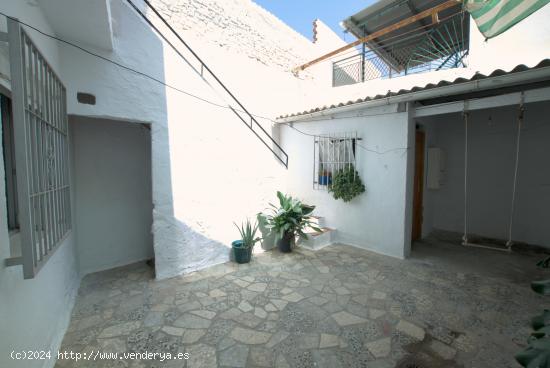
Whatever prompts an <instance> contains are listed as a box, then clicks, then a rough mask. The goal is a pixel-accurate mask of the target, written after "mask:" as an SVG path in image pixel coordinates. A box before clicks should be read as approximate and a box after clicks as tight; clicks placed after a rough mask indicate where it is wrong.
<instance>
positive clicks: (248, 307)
mask: <svg viewBox="0 0 550 368" xmlns="http://www.w3.org/2000/svg"><path fill="white" fill-rule="evenodd" d="M239 309H240V310H242V311H243V312H245V313H246V312H250V311H251V310H253V309H254V307H253V306H251V305H250V303H249V302H247V301H246V300H243V301H242V302H241V303H240V304H239Z"/></svg>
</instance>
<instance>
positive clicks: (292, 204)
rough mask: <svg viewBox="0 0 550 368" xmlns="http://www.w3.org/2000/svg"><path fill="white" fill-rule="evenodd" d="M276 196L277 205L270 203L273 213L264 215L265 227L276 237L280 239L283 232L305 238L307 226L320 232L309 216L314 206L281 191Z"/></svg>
mask: <svg viewBox="0 0 550 368" xmlns="http://www.w3.org/2000/svg"><path fill="white" fill-rule="evenodd" d="M277 197H278V198H279V206H275V205H274V204H271V203H270V204H269V205H270V206H271V207H272V211H273V213H272V214H269V215H266V219H267V223H268V225H267V228H268V229H270V230H271V231H272V232H274V233H275V234H276V236H277V239H282V238H283V236H284V234H285V233H286V234H293V235H298V236H300V237H301V238H303V239H307V235H306V233H305V232H304V230H305V229H307V228H312V229H313V230H315V231H319V232H321V229H319V228H317V227H315V226H314V225H313V223H312V222H311V216H309V215H310V214H311V213H312V212H313V210H314V209H315V206H309V205H307V204H304V203H302V202H301V201H300V200H298V199H296V198H292V197H291V196H285V195H284V194H283V193H281V192H277Z"/></svg>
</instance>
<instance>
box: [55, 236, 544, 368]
mask: <svg viewBox="0 0 550 368" xmlns="http://www.w3.org/2000/svg"><path fill="white" fill-rule="evenodd" d="M449 239H450V238H448V237H447V240H445V237H439V239H436V238H433V237H432V238H429V239H428V240H426V241H423V242H420V243H415V245H414V247H413V255H412V257H411V258H410V259H408V260H406V261H402V260H398V259H395V258H391V257H386V256H383V255H378V254H375V253H371V252H368V251H364V250H360V249H357V248H353V247H350V246H345V245H334V246H330V247H327V248H324V249H322V250H320V251H317V252H310V251H306V250H302V249H299V250H297V251H295V252H293V253H291V254H281V253H279V252H278V251H276V250H274V251H269V252H265V253H263V254H260V255H256V256H255V257H254V258H253V261H252V263H250V264H247V265H237V264H234V263H227V264H223V265H219V266H215V267H212V268H209V269H207V270H204V271H200V272H196V273H193V274H191V275H187V276H183V277H177V278H172V279H168V280H164V281H156V280H155V279H154V278H153V270H152V269H151V268H150V267H149V266H148V265H146V264H144V263H140V264H134V265H131V266H126V267H122V268H117V269H113V270H109V271H105V272H99V273H95V274H92V275H88V276H87V277H85V278H84V280H83V281H82V284H81V287H80V290H79V295H78V300H77V302H76V306H75V309H74V311H73V315H72V320H71V324H70V327H69V330H68V332H67V333H66V335H65V338H64V341H63V345H62V348H61V351H64V350H66V351H73V352H81V353H87V354H88V356H92V354H93V353H94V352H95V351H101V352H117V353H122V352H125V351H126V352H142V351H148V352H163V353H166V352H171V353H172V354H175V353H178V352H181V353H183V352H186V353H188V354H189V359H188V360H171V361H164V362H160V361H137V360H133V361H132V360H126V361H123V360H121V359H120V356H119V359H118V360H117V359H115V360H99V358H98V361H79V362H78V363H77V362H75V361H74V360H58V362H57V367H73V366H79V367H88V366H89V367H216V366H221V367H331V368H334V367H373V368H375V367H395V366H398V367H499V368H502V367H515V366H517V364H516V363H515V362H514V360H513V355H514V354H515V353H516V352H517V351H518V350H521V346H524V343H525V340H526V338H527V336H528V335H529V327H528V320H529V318H530V317H531V316H533V315H535V314H537V313H539V312H540V311H541V309H542V299H540V298H539V297H538V296H537V295H536V294H535V293H533V292H531V290H530V288H529V281H530V280H532V279H536V278H537V277H539V276H541V275H540V274H539V272H541V271H539V270H537V268H536V267H535V264H536V261H537V260H538V259H540V258H543V255H541V254H532V253H531V254H527V253H525V252H522V251H517V252H514V253H512V254H505V253H499V252H494V251H490V250H483V249H472V248H463V247H459V246H457V245H456V244H457V243H456V242H452V241H450V240H449ZM89 359H91V358H89Z"/></svg>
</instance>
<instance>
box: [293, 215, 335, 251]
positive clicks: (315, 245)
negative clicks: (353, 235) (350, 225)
mask: <svg viewBox="0 0 550 368" xmlns="http://www.w3.org/2000/svg"><path fill="white" fill-rule="evenodd" d="M311 217H312V222H313V224H314V225H315V226H316V227H318V228H319V229H321V232H318V231H315V230H313V229H311V228H309V229H306V231H305V233H306V234H307V235H308V239H307V240H302V239H300V240H299V242H298V245H299V246H300V247H303V248H306V249H309V250H319V249H321V248H324V247H326V246H327V245H331V244H332V243H333V241H334V238H335V237H334V235H335V233H336V229H331V228H329V227H326V226H325V219H324V218H323V217H319V216H311Z"/></svg>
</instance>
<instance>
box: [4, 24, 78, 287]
mask: <svg viewBox="0 0 550 368" xmlns="http://www.w3.org/2000/svg"><path fill="white" fill-rule="evenodd" d="M8 41H9V54H10V67H11V79H12V115H13V128H14V129H13V133H14V134H13V147H14V152H15V169H16V170H15V171H16V178H17V220H18V225H19V228H20V237H21V254H22V255H21V257H20V259H15V260H14V259H11V260H10V261H9V262H7V264H10V265H15V264H22V265H23V275H24V277H25V278H33V277H34V276H35V275H36V273H37V272H38V271H39V270H40V269H41V267H43V266H44V264H45V263H46V262H47V260H48V259H49V258H50V256H51V255H52V254H53V252H54V251H55V250H56V249H57V248H58V246H59V245H60V244H61V242H62V241H63V239H64V238H65V237H66V235H67V234H68V233H69V231H70V229H71V204H70V188H69V150H68V144H69V142H68V121H67V110H66V90H65V87H64V86H63V84H62V83H61V80H60V79H59V77H58V76H57V75H56V73H55V71H54V70H53V69H52V68H51V67H50V65H49V64H48V62H47V61H46V59H45V58H44V57H43V56H42V54H41V53H40V51H39V50H38V48H37V47H36V46H35V45H34V43H33V42H32V40H31V39H30V37H29V36H28V35H27V34H26V33H25V31H24V30H23V29H22V28H21V26H20V25H19V24H18V23H17V22H15V21H13V20H11V19H8Z"/></svg>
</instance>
